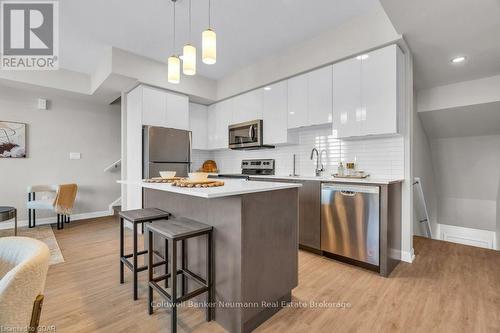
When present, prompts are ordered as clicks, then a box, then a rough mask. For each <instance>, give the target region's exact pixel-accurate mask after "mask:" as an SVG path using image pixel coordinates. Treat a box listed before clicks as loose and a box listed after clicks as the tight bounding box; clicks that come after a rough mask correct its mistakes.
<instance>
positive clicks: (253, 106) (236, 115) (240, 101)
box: [228, 89, 263, 124]
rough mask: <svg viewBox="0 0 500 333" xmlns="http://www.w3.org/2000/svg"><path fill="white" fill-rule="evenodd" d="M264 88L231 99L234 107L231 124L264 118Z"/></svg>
mask: <svg viewBox="0 0 500 333" xmlns="http://www.w3.org/2000/svg"><path fill="white" fill-rule="evenodd" d="M262 98H263V95H262V89H256V90H252V91H249V92H247V93H244V94H241V95H238V96H236V97H234V98H231V99H229V100H228V101H231V103H232V107H233V119H232V123H231V124H237V123H243V122H246V121H250V120H256V119H262Z"/></svg>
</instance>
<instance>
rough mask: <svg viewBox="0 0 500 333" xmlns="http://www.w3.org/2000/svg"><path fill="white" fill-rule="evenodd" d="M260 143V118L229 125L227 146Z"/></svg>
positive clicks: (244, 146)
mask: <svg viewBox="0 0 500 333" xmlns="http://www.w3.org/2000/svg"><path fill="white" fill-rule="evenodd" d="M261 145H262V120H254V121H248V122H245V123H239V124H234V125H230V126H229V148H232V149H238V148H251V147H258V146H261Z"/></svg>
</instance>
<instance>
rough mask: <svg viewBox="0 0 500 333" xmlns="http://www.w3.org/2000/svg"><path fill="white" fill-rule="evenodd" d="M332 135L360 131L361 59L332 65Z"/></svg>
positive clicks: (353, 133)
mask: <svg viewBox="0 0 500 333" xmlns="http://www.w3.org/2000/svg"><path fill="white" fill-rule="evenodd" d="M333 111H334V112H333V136H334V137H335V136H337V137H339V138H344V137H351V136H358V135H360V133H361V123H360V121H361V118H362V114H361V60H358V59H356V58H352V59H348V60H345V61H342V62H340V63H337V64H335V65H334V66H333Z"/></svg>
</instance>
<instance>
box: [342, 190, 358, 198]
mask: <svg viewBox="0 0 500 333" xmlns="http://www.w3.org/2000/svg"><path fill="white" fill-rule="evenodd" d="M340 194H342V195H344V196H346V197H353V196H355V195H356V192H353V191H340Z"/></svg>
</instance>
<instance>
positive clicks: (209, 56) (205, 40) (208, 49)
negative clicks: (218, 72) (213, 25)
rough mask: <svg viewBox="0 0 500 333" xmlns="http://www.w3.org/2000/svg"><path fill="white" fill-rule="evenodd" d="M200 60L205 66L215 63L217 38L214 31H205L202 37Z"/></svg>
mask: <svg viewBox="0 0 500 333" xmlns="http://www.w3.org/2000/svg"><path fill="white" fill-rule="evenodd" d="M201 37H202V41H201V46H202V60H203V62H204V63H205V64H207V65H213V64H215V62H216V61H217V36H216V34H215V31H213V30H212V29H207V30H205V31H203V33H202V35H201Z"/></svg>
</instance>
